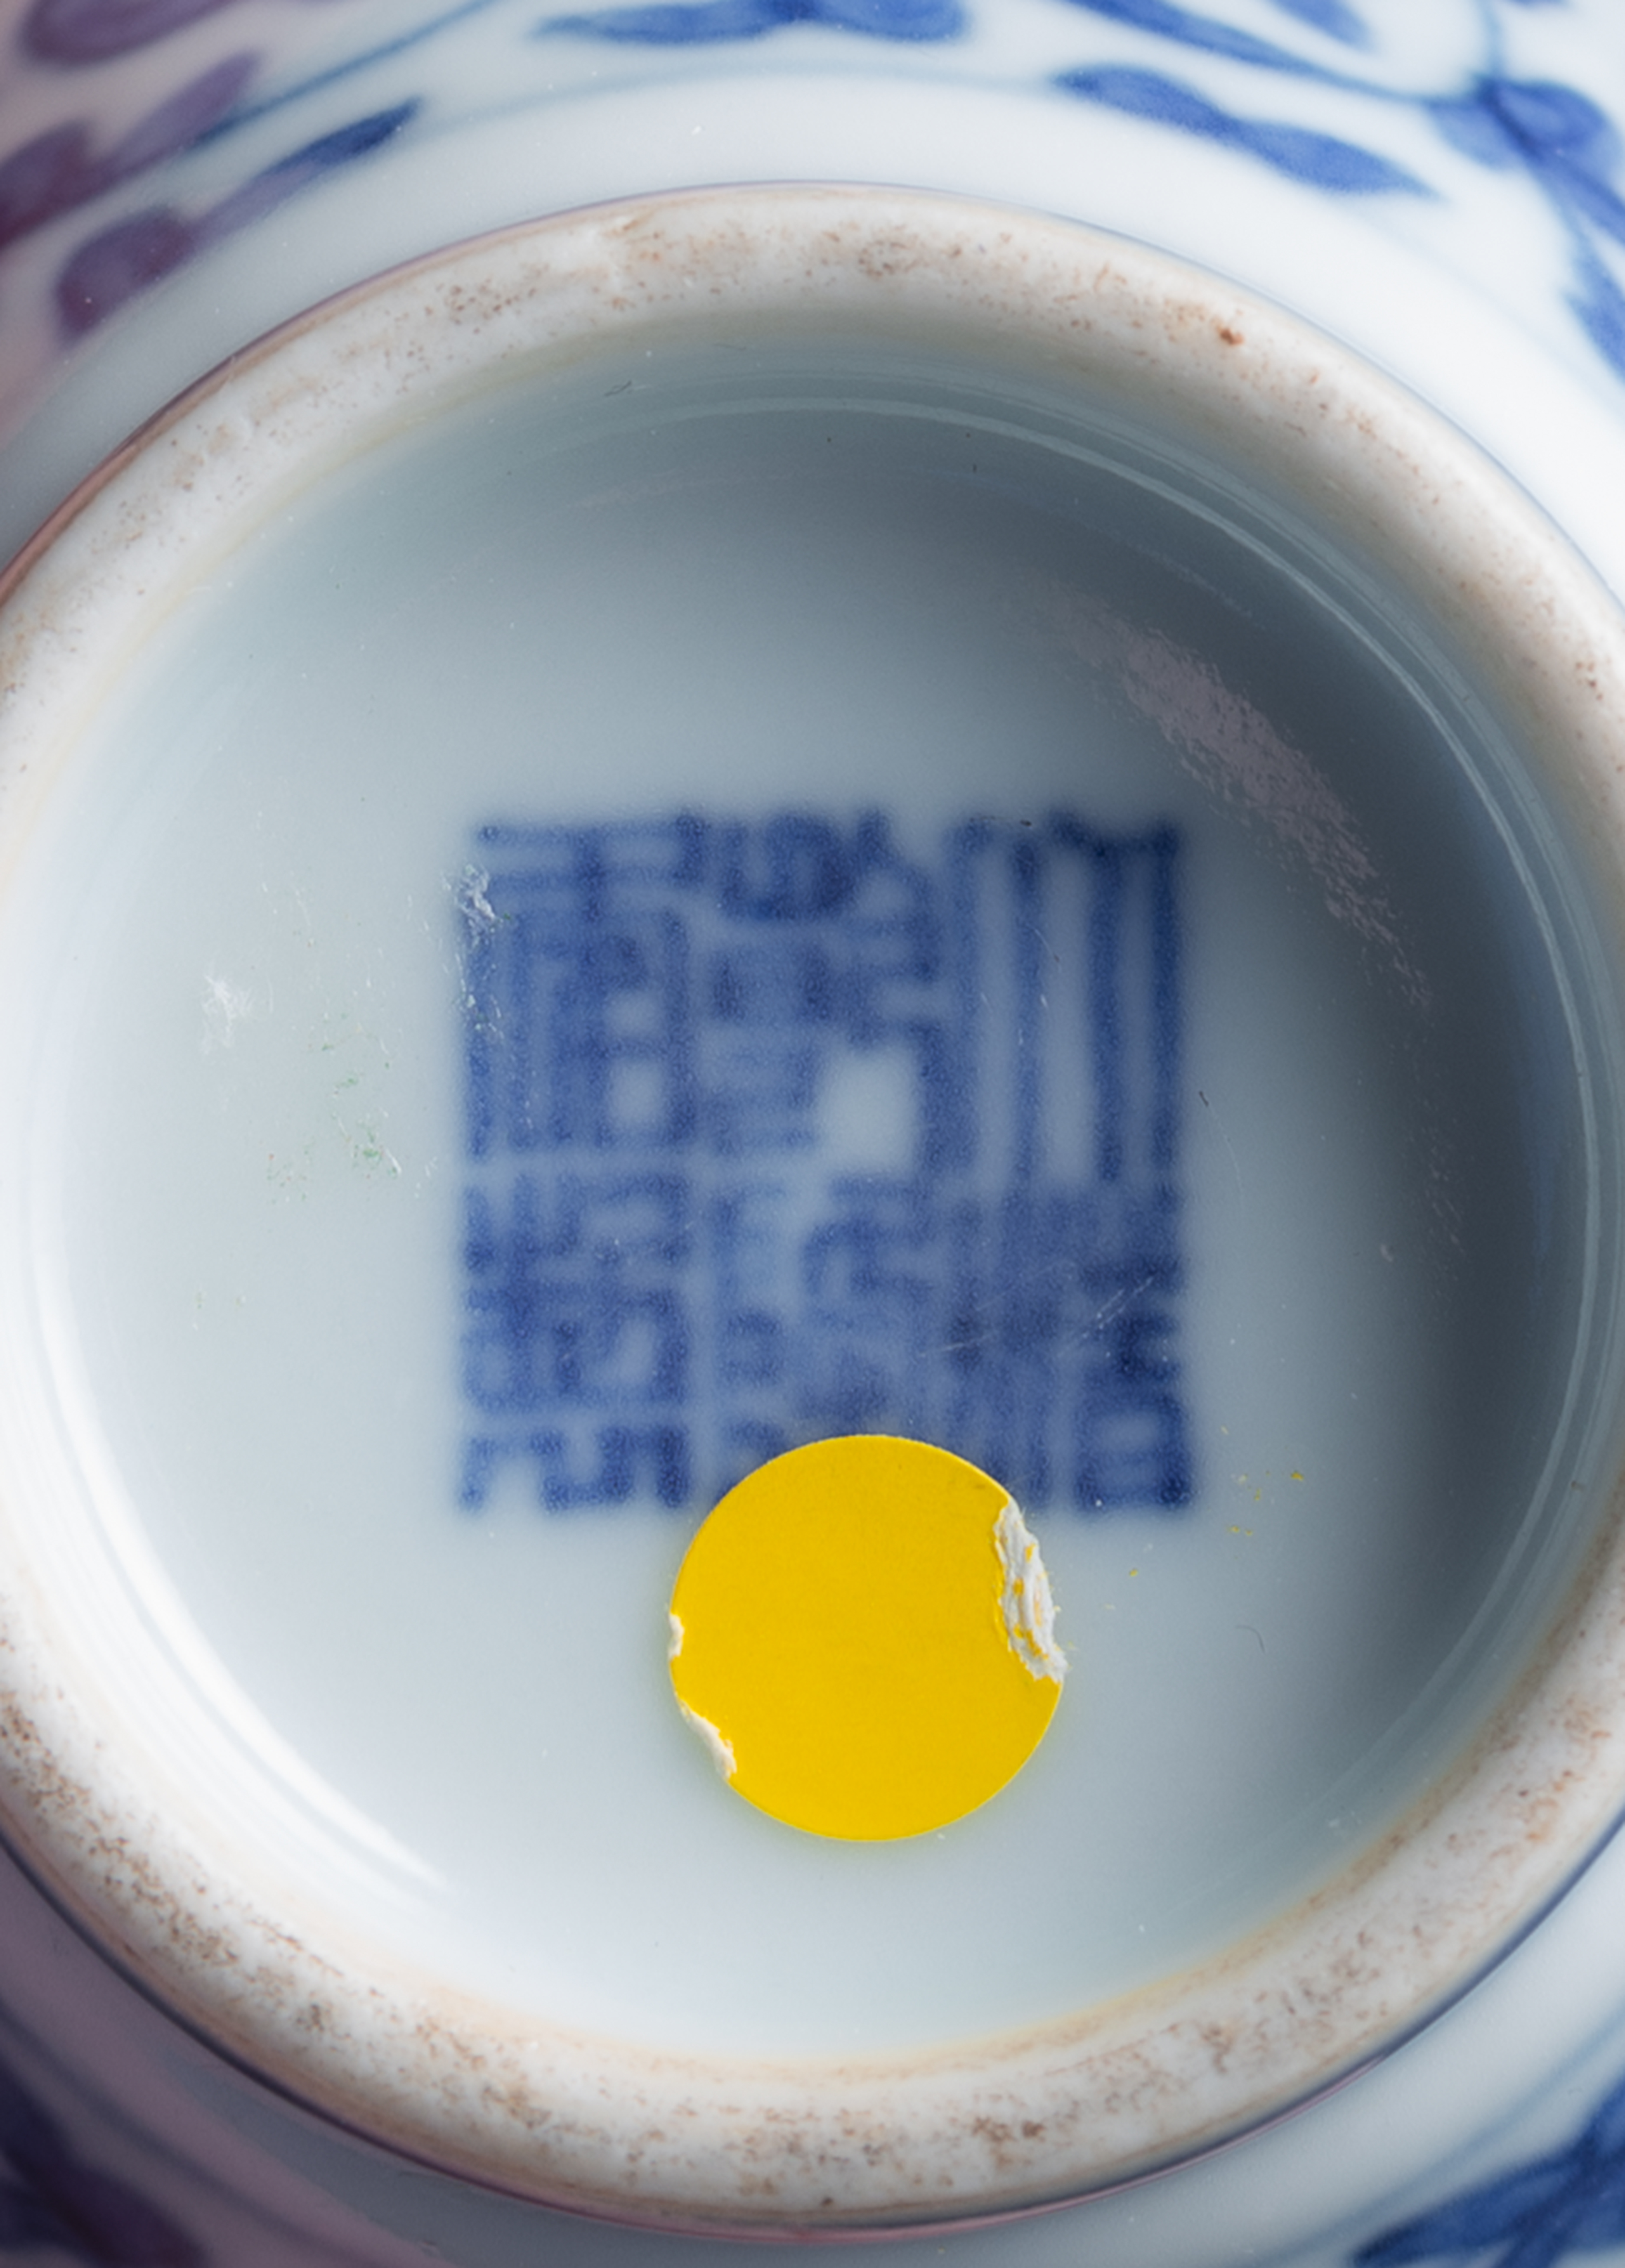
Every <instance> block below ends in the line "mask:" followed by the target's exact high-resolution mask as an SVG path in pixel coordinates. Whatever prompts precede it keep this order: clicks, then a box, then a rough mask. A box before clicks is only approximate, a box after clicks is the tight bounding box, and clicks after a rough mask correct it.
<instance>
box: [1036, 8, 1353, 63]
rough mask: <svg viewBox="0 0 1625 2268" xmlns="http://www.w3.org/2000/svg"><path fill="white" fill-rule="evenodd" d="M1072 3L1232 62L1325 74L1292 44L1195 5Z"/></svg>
mask: <svg viewBox="0 0 1625 2268" xmlns="http://www.w3.org/2000/svg"><path fill="white" fill-rule="evenodd" d="M1072 4H1073V6H1074V7H1077V8H1086V9H1087V10H1088V11H1089V12H1090V14H1091V15H1092V16H1105V17H1107V18H1108V19H1109V20H1110V21H1111V22H1113V23H1114V24H1132V25H1133V26H1134V28H1135V29H1136V31H1139V32H1154V33H1156V34H1157V36H1158V38H1159V39H1164V40H1178V42H1179V43H1180V46H1181V47H1186V48H1199V49H1200V50H1201V52H1202V54H1203V55H1226V56H1228V57H1229V58H1230V60H1231V61H1232V63H1257V64H1259V65H1261V67H1262V68H1263V69H1264V70H1279V71H1291V72H1293V73H1294V74H1295V75H1296V76H1298V77H1304V78H1319V77H1321V76H1322V75H1323V74H1322V73H1321V72H1320V70H1319V69H1318V68H1317V67H1316V65H1314V64H1313V63H1305V61H1304V60H1303V58H1302V57H1301V56H1300V55H1293V53H1292V52H1291V50H1290V48H1278V47H1276V44H1275V43H1274V41H1273V40H1260V39H1255V38H1254V35H1253V33H1251V32H1239V31H1238V30H1237V29H1236V27H1235V26H1234V25H1233V24H1226V23H1224V22H1222V21H1221V20H1220V18H1218V17H1217V16H1199V15H1197V14H1196V12H1195V10H1194V9H1191V8H1180V7H1176V6H1175V5H1174V4H1173V0H1072ZM1310 4H1311V5H1313V4H1314V0H1310Z"/></svg>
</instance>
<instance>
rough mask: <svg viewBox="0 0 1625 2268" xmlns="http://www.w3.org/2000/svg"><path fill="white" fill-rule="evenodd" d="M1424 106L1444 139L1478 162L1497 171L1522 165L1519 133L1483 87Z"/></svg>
mask: <svg viewBox="0 0 1625 2268" xmlns="http://www.w3.org/2000/svg"><path fill="white" fill-rule="evenodd" d="M1423 107H1424V109H1425V110H1426V111H1427V114H1428V115H1429V117H1430V119H1431V120H1432V121H1433V123H1434V124H1435V126H1437V127H1438V130H1439V132H1440V133H1441V134H1442V135H1443V136H1444V137H1445V141H1446V142H1448V143H1449V144H1451V146H1452V148H1453V149H1457V150H1460V151H1461V153H1462V155H1463V156H1464V157H1467V158H1473V159H1474V162H1475V163H1476V164H1478V165H1480V166H1492V167H1494V168H1495V170H1496V172H1498V173H1504V172H1505V171H1506V170H1507V168H1508V167H1509V166H1518V165H1522V164H1523V162H1524V155H1525V153H1524V150H1523V146H1522V144H1520V143H1519V141H1518V136H1516V135H1515V134H1514V133H1513V132H1512V129H1511V127H1510V126H1509V125H1508V123H1507V122H1506V120H1505V119H1504V118H1503V117H1502V116H1501V114H1500V113H1499V111H1498V110H1496V107H1495V106H1494V104H1493V103H1490V102H1487V101H1486V100H1485V99H1484V97H1483V93H1482V90H1481V92H1479V93H1477V94H1473V95H1450V96H1441V97H1440V98H1439V99H1438V100H1436V101H1432V102H1429V103H1426V104H1424V105H1423Z"/></svg>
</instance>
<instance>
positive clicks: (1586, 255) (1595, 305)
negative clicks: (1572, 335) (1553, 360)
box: [1569, 247, 1625, 378]
mask: <svg viewBox="0 0 1625 2268" xmlns="http://www.w3.org/2000/svg"><path fill="white" fill-rule="evenodd" d="M1575 268H1576V270H1577V275H1576V281H1577V284H1578V286H1579V288H1578V290H1577V291H1571V292H1570V294H1569V305H1570V306H1571V307H1572V308H1573V310H1574V312H1575V313H1576V314H1577V316H1578V317H1579V319H1580V320H1581V322H1582V323H1584V325H1585V329H1586V332H1587V334H1588V335H1589V336H1590V338H1591V342H1592V345H1593V346H1594V347H1596V348H1597V349H1598V350H1599V352H1600V353H1601V354H1603V355H1604V356H1605V357H1606V358H1607V360H1608V361H1609V362H1610V363H1612V364H1613V365H1614V369H1615V370H1616V371H1617V372H1619V374H1620V376H1621V378H1625V291H1621V290H1620V287H1619V285H1618V284H1616V283H1615V282H1614V278H1613V277H1612V276H1610V275H1609V273H1608V271H1607V269H1606V268H1605V267H1604V266H1603V264H1602V262H1601V261H1600V260H1599V259H1598V257H1597V255H1596V254H1595V253H1594V252H1592V251H1591V250H1590V249H1589V247H1586V248H1584V249H1582V250H1580V251H1578V252H1577V254H1576V258H1575Z"/></svg>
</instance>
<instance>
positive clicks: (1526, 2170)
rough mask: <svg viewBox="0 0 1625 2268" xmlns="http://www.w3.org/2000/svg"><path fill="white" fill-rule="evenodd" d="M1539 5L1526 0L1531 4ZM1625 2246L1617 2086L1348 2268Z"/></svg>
mask: <svg viewBox="0 0 1625 2268" xmlns="http://www.w3.org/2000/svg"><path fill="white" fill-rule="evenodd" d="M1528 4H1530V5H1538V4H1540V0H1528ZM1621 2244H1625V2081H1621V2084H1620V2085H1618V2086H1617V2087H1615V2088H1614V2089H1613V2091H1612V2093H1610V2094H1608V2095H1605V2096H1604V2097H1603V2100H1602V2102H1600V2103H1599V2106H1598V2108H1597V2110H1596V2112H1595V2113H1594V2115H1593V2116H1592V2119H1591V2121H1590V2123H1589V2124H1587V2125H1586V2127H1585V2130H1584V2131H1583V2132H1581V2133H1580V2134H1579V2135H1578V2136H1577V2138H1576V2139H1575V2140H1574V2141H1573V2142H1571V2143H1570V2145H1569V2147H1568V2148H1567V2149H1566V2150H1555V2151H1554V2152H1553V2153H1552V2154H1551V2155H1550V2156H1549V2157H1545V2158H1535V2159H1533V2160H1532V2161H1530V2162H1529V2163H1528V2164H1527V2165H1524V2166H1518V2167H1515V2168H1514V2169H1512V2171H1511V2173H1508V2174H1501V2175H1498V2176H1496V2179H1495V2180H1494V2181H1489V2182H1485V2183H1482V2186H1481V2187H1479V2188H1478V2189H1475V2190H1468V2191H1465V2192H1464V2193H1463V2194H1462V2195H1461V2196H1460V2197H1456V2198H1451V2200H1450V2201H1449V2203H1448V2204H1446V2205H1438V2206H1436V2207H1435V2208H1434V2209H1433V2211H1432V2212H1431V2213H1419V2214H1418V2215H1417V2217H1416V2218H1415V2220H1408V2221H1405V2222H1403V2223H1402V2224H1401V2226H1400V2227H1399V2228H1391V2229H1389V2230H1388V2231H1387V2233H1386V2235H1382V2236H1379V2237H1377V2238H1375V2239H1374V2240H1373V2241H1372V2242H1371V2243H1369V2244H1364V2245H1362V2246H1361V2248H1360V2250H1358V2251H1357V2253H1356V2254H1355V2255H1354V2262H1353V2268H1404V2264H1405V2263H1407V2262H1410V2261H1424V2260H1428V2261H1432V2260H1450V2259H1456V2258H1460V2257H1461V2256H1463V2255H1464V2254H1465V2255H1468V2256H1470V2257H1473V2258H1474V2260H1476V2259H1477V2258H1478V2257H1480V2256H1482V2260H1483V2264H1484V2268H1558V2264H1559V2263H1560V2262H1562V2261H1564V2260H1567V2259H1570V2257H1572V2256H1573V2255H1574V2254H1575V2253H1577V2252H1605V2251H1607V2250H1611V2249H1612V2248H1613V2247H1614V2246H1616V2245H1621Z"/></svg>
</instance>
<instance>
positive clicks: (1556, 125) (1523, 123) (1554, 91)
mask: <svg viewBox="0 0 1625 2268" xmlns="http://www.w3.org/2000/svg"><path fill="white" fill-rule="evenodd" d="M1427 107H1428V111H1429V114H1430V116H1431V118H1432V120H1433V122H1434V123H1435V125H1436V126H1437V127H1438V129H1439V131H1440V133H1441V134H1443V135H1444V136H1445V139H1446V140H1447V141H1448V142H1450V143H1452V144H1453V145H1454V146H1455V147H1456V148H1457V149H1458V150H1460V151H1463V152H1464V153H1465V154H1466V155H1467V157H1469V158H1474V159H1475V160H1476V161H1477V162H1478V163H1479V164H1480V165H1483V166H1495V167H1496V168H1498V169H1500V170H1502V171H1504V170H1505V169H1506V168H1508V167H1509V166H1524V167H1526V170H1527V171H1528V172H1529V173H1533V175H1534V176H1535V178H1536V179H1537V180H1539V181H1540V183H1541V184H1542V186H1543V187H1544V188H1545V189H1546V191H1547V193H1548V195H1549V196H1550V197H1551V198H1552V200H1553V202H1554V203H1555V204H1556V206H1557V207H1558V210H1560V211H1563V212H1565V213H1567V214H1568V215H1569V216H1570V218H1571V219H1577V218H1583V219H1584V220H1585V221H1588V222H1589V223H1590V224H1591V225H1592V227H1593V228H1599V229H1600V230H1601V231H1602V232H1603V233H1604V235H1605V236H1610V237H1612V238H1613V239H1614V241H1615V243H1618V244H1625V199H1621V196H1620V195H1619V194H1618V192H1617V191H1616V190H1615V189H1614V187H1613V184H1612V182H1611V181H1610V180H1609V178H1608V176H1609V175H1610V173H1612V172H1613V170H1614V166H1616V165H1617V164H1618V162H1619V158H1620V146H1621V145H1620V136H1619V134H1618V132H1617V130H1616V129H1615V128H1614V122H1613V121H1612V120H1611V119H1610V118H1609V117H1608V116H1607V114H1606V113H1605V112H1604V111H1601V110H1599V108H1598V107H1597V105H1596V104H1595V103H1594V102H1592V100H1591V99H1590V97H1589V96H1587V95H1584V94H1581V93H1580V92H1578V91H1577V89H1576V88H1574V87H1571V86H1563V85H1560V84H1558V83H1556V82H1555V81H1553V80H1546V79H1507V78H1493V77H1486V78H1482V79H1480V80H1479V82H1478V84H1477V85H1476V86H1475V88H1474V91H1473V92H1472V94H1471V95H1468V96H1460V97H1456V98H1454V99H1451V100H1450V101H1446V102H1433V103H1430V104H1429V105H1428V106H1427Z"/></svg>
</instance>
